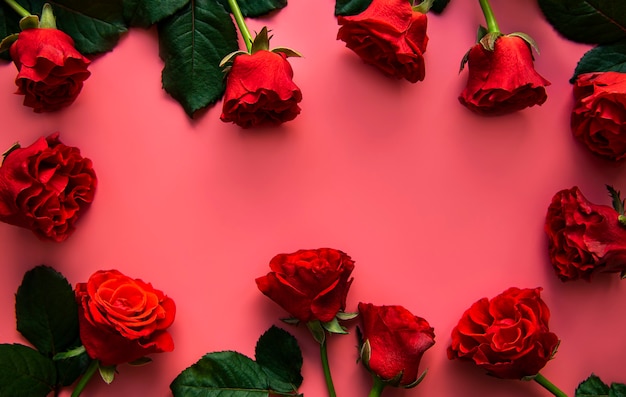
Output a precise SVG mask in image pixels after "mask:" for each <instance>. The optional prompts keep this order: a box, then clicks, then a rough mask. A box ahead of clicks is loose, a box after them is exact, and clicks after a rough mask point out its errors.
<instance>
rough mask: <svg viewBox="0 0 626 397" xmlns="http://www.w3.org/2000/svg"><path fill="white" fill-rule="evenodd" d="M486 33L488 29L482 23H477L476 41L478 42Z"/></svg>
mask: <svg viewBox="0 0 626 397" xmlns="http://www.w3.org/2000/svg"><path fill="white" fill-rule="evenodd" d="M487 33H489V29H487V28H486V27H485V26H483V25H478V29H477V30H476V42H477V43H478V42H479V41H480V40H481V39H482V38H483V37H485V35H486V34H487Z"/></svg>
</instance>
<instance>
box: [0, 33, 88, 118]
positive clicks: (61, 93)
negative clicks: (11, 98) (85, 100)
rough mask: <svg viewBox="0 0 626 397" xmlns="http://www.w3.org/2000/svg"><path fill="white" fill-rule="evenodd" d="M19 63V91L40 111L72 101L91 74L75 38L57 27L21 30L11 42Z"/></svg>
mask: <svg viewBox="0 0 626 397" xmlns="http://www.w3.org/2000/svg"><path fill="white" fill-rule="evenodd" d="M10 52H11V58H12V59H13V62H14V63H15V66H16V67H17V70H18V74H17V77H16V78H15V84H17V94H21V95H24V96H25V97H24V105H25V106H29V107H32V108H33V110H34V111H35V112H37V113H39V112H51V111H54V110H58V109H61V108H63V107H66V106H68V105H70V104H71V103H72V102H74V100H75V99H76V97H77V96H78V94H79V93H80V91H81V89H82V88H83V81H85V80H86V79H87V78H88V77H89V75H90V74H91V73H90V72H89V71H88V70H87V66H89V60H88V59H87V58H85V57H84V56H83V55H82V54H81V53H80V52H78V51H77V50H76V48H74V40H72V38H71V37H70V36H68V35H67V34H65V33H64V32H62V31H60V30H58V29H49V28H33V29H26V30H24V31H22V32H21V33H20V34H19V36H18V39H17V40H16V41H15V42H14V43H13V44H12V45H11V50H10Z"/></svg>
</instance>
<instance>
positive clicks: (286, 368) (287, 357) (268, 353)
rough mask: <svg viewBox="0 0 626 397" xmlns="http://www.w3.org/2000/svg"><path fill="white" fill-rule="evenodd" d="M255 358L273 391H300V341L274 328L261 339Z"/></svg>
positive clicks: (257, 345)
mask: <svg viewBox="0 0 626 397" xmlns="http://www.w3.org/2000/svg"><path fill="white" fill-rule="evenodd" d="M255 357H256V362H257V363H258V364H259V365H260V366H261V367H262V369H263V370H264V371H265V373H266V374H267V376H268V379H269V380H270V386H271V388H272V389H273V390H276V391H284V392H290V391H297V390H298V387H300V385H301V384H302V374H301V370H302V352H301V351H300V346H298V341H296V338H294V337H293V336H292V335H291V334H290V333H289V332H287V331H285V330H283V329H281V328H278V327H275V326H272V327H271V328H270V329H269V330H267V331H266V332H265V333H264V334H263V335H261V337H260V338H259V340H258V342H257V344H256V348H255ZM274 380H276V381H274Z"/></svg>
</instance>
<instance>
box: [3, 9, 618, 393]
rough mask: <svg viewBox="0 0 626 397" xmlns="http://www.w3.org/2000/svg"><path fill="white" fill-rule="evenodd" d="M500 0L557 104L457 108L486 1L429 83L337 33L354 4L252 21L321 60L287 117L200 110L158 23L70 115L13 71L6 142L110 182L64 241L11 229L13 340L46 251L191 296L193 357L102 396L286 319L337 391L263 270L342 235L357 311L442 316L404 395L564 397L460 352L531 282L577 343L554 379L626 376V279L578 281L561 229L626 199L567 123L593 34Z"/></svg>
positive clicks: (345, 347)
mask: <svg viewBox="0 0 626 397" xmlns="http://www.w3.org/2000/svg"><path fill="white" fill-rule="evenodd" d="M492 3H493V7H494V11H495V12H496V15H497V16H498V19H499V23H500V27H501V28H502V30H503V31H505V32H514V31H524V32H526V33H528V34H530V35H531V36H532V37H534V38H535V39H536V41H537V42H538V44H539V47H540V49H541V55H539V56H537V57H536V64H535V66H536V69H537V70H538V71H539V73H541V74H542V75H543V76H544V77H545V78H546V79H548V80H549V81H551V82H552V85H551V86H549V87H548V88H547V91H548V100H547V102H546V103H545V104H544V105H543V106H541V107H533V108H530V109H526V110H524V111H521V112H518V113H516V114H512V115H507V116H502V117H497V118H485V117H480V116H476V115H474V114H473V113H471V112H470V111H468V110H467V109H465V108H464V107H463V106H461V105H460V104H459V102H458V100H457V97H458V94H459V93H460V92H461V90H462V89H463V87H464V84H465V81H466V78H467V71H464V72H462V73H461V74H460V75H459V73H458V68H459V63H460V60H461V58H462V57H463V55H464V53H465V52H466V51H467V50H468V49H469V48H470V46H471V45H472V44H473V43H474V40H475V32H476V29H477V26H478V24H479V23H483V19H482V14H481V12H480V8H479V6H478V2H476V1H459V0H452V2H451V4H450V6H449V7H448V9H447V10H446V12H445V13H444V14H443V15H442V16H437V15H434V14H431V15H429V27H428V34H429V37H430V42H429V44H428V49H427V52H426V67H427V70H426V79H425V81H423V82H419V83H417V84H411V83H408V82H406V81H404V80H402V81H396V80H391V79H388V78H386V77H384V76H383V75H381V74H380V73H379V72H378V70H376V69H374V68H373V67H371V66H368V65H365V64H364V63H362V62H361V60H360V59H359V58H358V57H357V56H356V55H355V54H354V53H352V52H351V51H350V50H348V49H346V48H345V46H344V44H343V43H342V42H339V41H336V40H335V37H336V33H337V24H336V20H335V17H334V15H333V6H334V2H331V1H322V2H314V3H312V2H305V1H292V2H290V4H289V6H287V7H286V8H285V9H283V10H282V11H280V12H279V13H277V14H276V15H274V16H272V17H271V18H266V19H263V20H252V21H250V22H249V25H250V28H251V30H253V31H254V30H256V31H258V30H260V28H261V27H262V26H263V25H264V24H267V25H268V26H269V28H270V29H272V33H273V35H274V39H273V40H272V43H271V44H272V46H287V47H292V48H294V49H297V50H298V51H300V52H302V53H303V54H304V58H302V59H293V58H292V59H290V61H291V64H292V65H293V69H294V73H295V77H294V81H295V82H296V84H298V85H299V87H300V88H301V89H302V92H303V95H304V99H303V101H302V109H303V110H302V113H301V115H300V116H298V118H296V119H295V120H294V121H292V122H289V123H287V124H284V125H283V126H281V127H279V128H268V129H262V130H242V129H240V128H239V127H237V126H235V125H233V124H225V123H223V122H221V121H220V120H219V115H220V112H221V102H219V103H218V104H217V105H216V106H214V107H211V108H209V109H208V110H207V111H206V112H202V113H201V114H200V115H199V117H197V118H196V119H195V120H190V119H189V118H188V117H187V116H186V115H185V113H184V112H183V110H182V108H181V106H180V105H179V104H178V103H176V102H175V101H174V100H173V99H172V98H171V97H170V96H169V95H168V94H167V93H165V92H164V91H163V90H162V89H161V83H160V74H161V69H162V67H163V64H162V61H161V60H160V59H159V56H158V42H157V35H156V31H155V30H154V29H151V30H147V31H146V30H141V29H133V30H131V31H130V32H129V33H128V34H127V35H126V36H124V37H123V39H122V41H121V42H120V44H119V45H118V46H117V47H116V48H115V49H114V51H113V52H111V53H108V54H105V55H104V56H102V57H100V58H99V59H96V60H95V61H94V62H93V64H92V66H91V67H90V70H91V72H92V76H91V77H90V78H89V80H88V81H87V82H86V84H85V87H84V89H83V92H82V93H81V95H80V97H79V98H78V100H77V101H76V102H75V103H74V104H73V105H72V106H71V107H70V108H67V109H65V110H63V111H60V112H57V113H54V114H35V113H33V112H32V111H31V109H29V108H26V107H23V106H22V104H21V103H22V97H20V96H17V95H14V94H13V92H14V91H15V85H14V81H13V80H14V78H15V74H16V70H15V67H14V66H13V65H11V64H7V65H5V66H2V67H0V74H1V76H0V102H1V104H2V107H3V110H2V112H3V114H4V115H5V117H4V126H3V131H4V133H3V134H2V135H1V136H0V147H2V148H5V147H8V146H10V145H11V144H12V143H13V142H15V141H16V140H19V141H20V142H22V143H23V144H24V145H28V144H30V143H31V142H33V141H34V140H35V139H36V138H37V137H39V136H41V135H47V134H49V133H52V132H54V131H60V132H61V139H62V140H63V142H64V143H66V144H68V145H72V146H78V147H79V148H80V149H81V151H82V153H83V154H84V155H85V156H86V157H89V158H91V159H92V160H93V162H94V167H95V169H96V172H97V175H98V178H99V187H98V192H97V194H96V199H95V202H94V203H93V205H92V207H91V209H90V210H89V211H88V212H86V213H85V214H84V216H83V217H82V219H81V220H79V223H78V229H77V231H76V233H75V234H74V235H73V236H72V237H70V239H69V240H67V241H66V242H64V243H61V244H55V243H48V242H42V241H40V240H38V239H37V238H36V237H35V236H34V235H33V234H32V233H31V232H30V231H28V230H25V229H20V228H16V227H14V226H9V225H6V224H0V244H1V245H0V248H1V250H2V266H1V267H0V314H1V316H2V319H3V321H1V322H0V342H3V343H7V342H24V340H23V338H21V336H20V335H19V334H18V333H17V331H15V321H14V320H15V316H14V294H15V291H16V289H17V287H18V285H19V284H20V282H21V279H22V276H23V274H24V272H26V271H27V270H29V269H31V268H32V267H34V266H36V265H38V264H42V263H43V264H47V265H50V266H53V267H54V268H56V269H57V270H58V271H60V272H62V273H63V274H64V275H65V276H66V277H67V278H68V280H69V281H70V282H71V283H72V285H74V284H75V283H77V282H84V281H86V280H87V278H88V277H89V276H90V275H91V274H92V273H93V272H95V271H96V270H98V269H110V268H116V269H119V270H120V271H122V272H123V273H125V274H127V275H129V276H132V277H136V278H142V279H144V280H145V281H149V282H151V283H152V284H153V285H154V286H155V287H157V288H159V289H161V290H163V291H165V292H166V293H167V294H168V295H169V296H171V297H172V298H173V299H174V300H175V301H176V304H177V309H178V311H177V318H176V321H175V323H174V325H173V326H172V328H171V333H172V335H173V337H174V339H175V344H176V348H175V350H174V352H172V353H165V354H158V355H153V356H152V358H153V360H154V362H153V363H152V364H150V365H149V366H147V367H131V366H128V365H120V366H119V367H118V371H119V374H118V375H117V378H116V379H115V381H114V382H113V384H111V385H108V386H107V385H105V384H104V383H103V382H101V381H100V380H99V379H97V378H96V379H94V381H92V383H91V385H90V386H89V387H88V389H87V391H86V392H85V395H87V396H94V397H101V396H139V395H145V396H170V395H171V393H170V390H169V384H170V382H171V381H172V380H173V379H174V378H175V377H176V375H177V374H178V373H180V372H181V371H182V370H183V369H185V368H186V367H187V366H189V365H191V364H193V363H194V362H196V361H197V360H198V359H199V358H200V357H201V356H202V355H203V354H205V353H207V352H210V351H220V350H230V349H234V350H238V351H240V352H242V353H244V354H247V355H250V356H251V355H253V352H254V345H255V342H256V340H257V338H258V337H259V336H260V335H261V333H263V332H264V331H265V330H266V329H267V328H269V327H270V326H271V325H272V324H277V325H280V326H282V327H283V328H285V329H287V330H288V331H290V332H291V333H293V334H294V335H295V336H296V337H297V339H298V340H299V342H300V345H301V348H302V351H303V354H304V367H303V375H304V379H305V380H304V383H303V385H302V387H301V389H300V391H301V392H302V393H304V394H305V395H306V396H308V397H318V396H324V395H326V394H325V389H324V382H323V376H322V372H321V369H320V362H319V356H318V349H317V345H316V343H315V342H313V340H312V338H311V337H310V335H309V334H308V332H307V331H306V329H305V328H303V327H298V328H295V327H292V326H287V325H283V324H282V323H281V322H280V321H279V318H282V317H285V316H286V313H285V312H284V311H283V310H282V309H281V308H280V307H278V306H277V305H276V304H274V303H273V302H272V301H270V300H269V299H268V298H266V297H265V296H263V295H262V294H261V293H260V292H259V291H258V290H257V288H256V285H255V282H254V279H255V278H256V277H258V276H261V275H263V274H265V273H266V272H267V271H268V269H269V268H268V262H269V260H270V259H271V258H272V257H273V256H274V255H275V254H277V253H281V252H293V251H296V250H297V249H300V248H318V247H325V246H327V247H333V248H337V249H341V250H343V251H345V252H346V253H348V254H349V255H351V256H352V258H353V259H354V260H355V261H356V268H355V271H354V273H353V275H354V283H353V285H352V289H351V291H350V293H349V295H348V307H347V310H355V309H356V306H357V304H358V302H359V301H364V302H371V303H375V304H380V305H382V304H400V305H403V306H405V307H406V308H408V309H409V310H411V311H412V312H413V313H414V314H416V315H419V316H421V317H424V318H426V319H427V320H428V321H429V322H430V324H431V325H432V326H433V327H434V328H435V333H436V345H435V346H434V347H433V348H432V349H430V350H429V351H428V352H427V353H426V354H425V356H424V359H423V361H422V368H428V369H429V372H428V376H427V377H426V379H425V380H424V382H423V383H422V384H421V385H420V386H418V388H417V389H413V390H410V391H402V390H398V391H396V390H392V389H389V390H386V391H385V395H387V396H413V395H415V396H432V397H443V396H455V397H457V396H460V397H485V396H493V397H505V396H506V397H529V396H530V397H539V396H548V395H549V393H548V392H547V391H545V390H543V389H542V388H541V387H540V386H539V385H536V384H534V383H529V382H522V381H504V380H499V379H495V378H492V377H489V376H486V375H485V374H484V373H483V371H481V370H479V369H477V368H475V367H474V366H473V365H471V364H468V363H462V362H458V361H449V360H448V359H447V357H446V352H445V351H446V348H447V346H448V345H449V342H450V331H451V330H452V328H453V326H454V325H455V324H456V323H457V322H458V320H459V318H460V317H461V315H462V313H463V312H464V311H465V310H466V309H467V308H468V307H469V306H470V305H471V304H472V303H473V302H474V301H476V300H478V299H479V298H481V297H484V296H486V297H493V296H495V295H496V294H498V293H500V292H502V291H503V290H505V289H507V288H508V287H511V286H517V287H537V286H541V287H543V288H544V290H543V293H542V296H543V298H544V300H545V301H546V303H547V304H548V306H549V307H550V308H551V311H552V318H551V324H550V325H551V330H552V331H554V332H555V333H556V334H557V335H559V337H560V338H561V347H560V349H559V352H558V353H557V355H556V357H555V359H554V360H552V361H550V362H549V363H548V365H547V366H546V367H545V368H544V370H543V371H542V373H543V374H544V375H545V376H546V377H548V378H549V379H551V380H552V381H553V382H554V383H556V384H557V385H559V386H560V387H561V388H562V389H563V390H564V391H565V392H566V393H568V394H570V395H573V392H574V389H575V387H576V385H577V384H578V383H579V382H580V381H581V380H583V379H585V378H586V377H587V376H588V375H590V374H591V373H592V372H594V373H596V374H597V375H599V376H600V377H602V378H603V380H604V381H606V382H611V381H614V382H625V381H626V375H625V374H624V368H625V367H626V354H625V353H626V338H624V329H625V328H626V316H624V310H625V309H624V307H625V306H626V305H625V304H626V286H625V285H623V282H621V283H620V281H619V279H618V277H617V275H601V276H598V277H596V278H594V280H593V281H592V282H591V283H587V282H584V281H578V282H572V283H562V282H560V281H559V280H558V279H557V277H556V276H555V274H554V273H553V271H552V269H551V267H550V265H549V262H548V258H547V242H546V237H545V235H544V232H543V222H544V217H545V213H546V209H547V206H548V204H549V202H550V200H551V198H552V196H553V194H554V193H556V192H557V191H558V190H561V189H563V188H569V187H572V186H573V185H578V186H579V187H580V188H581V189H582V191H583V193H584V194H585V195H586V196H587V198H589V199H590V200H591V201H594V202H597V203H605V204H609V203H610V199H609V197H608V196H607V194H606V191H605V187H604V185H605V184H613V185H614V186H615V187H616V188H617V189H622V190H626V182H624V176H625V174H626V169H625V168H624V165H623V164H615V163H611V162H607V161H605V160H602V159H599V158H596V157H594V156H593V155H592V154H590V152H588V151H587V149H585V148H584V147H583V146H581V145H580V144H578V143H577V142H575V141H574V140H573V138H572V135H571V132H570V130H569V114H570V111H571V108H572V102H573V101H572V86H571V85H570V84H569V82H568V79H569V77H570V76H571V75H572V72H573V70H574V67H575V65H576V62H577V60H578V59H579V58H580V56H581V55H582V54H583V53H584V52H585V51H587V50H588V49H589V48H590V47H589V46H585V45H580V44H575V43H572V42H570V41H567V40H565V39H563V38H561V37H559V36H558V34H557V33H556V32H555V31H554V30H553V29H552V27H551V26H550V25H549V24H548V23H547V22H546V20H545V19H544V17H543V15H542V14H541V12H540V10H539V8H538V6H537V4H536V3H535V2H533V1H528V0H494V1H493V2H492ZM350 329H351V331H352V332H351V334H350V335H348V336H336V337H332V338H331V341H330V346H329V349H330V350H329V351H330V353H329V354H330V364H331V367H332V369H333V374H334V378H335V384H336V389H337V393H338V395H339V396H350V397H351V396H366V395H367V392H368V390H369V387H370V379H369V375H368V374H367V373H366V371H365V370H364V369H363V368H362V367H361V366H360V365H357V364H355V361H356V357H357V352H356V349H355V345H356V336H355V332H354V327H351V328H350ZM67 395H69V394H67Z"/></svg>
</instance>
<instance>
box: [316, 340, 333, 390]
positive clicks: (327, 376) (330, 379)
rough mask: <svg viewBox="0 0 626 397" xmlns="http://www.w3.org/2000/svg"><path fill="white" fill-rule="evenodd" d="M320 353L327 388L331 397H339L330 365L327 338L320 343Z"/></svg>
mask: <svg viewBox="0 0 626 397" xmlns="http://www.w3.org/2000/svg"><path fill="white" fill-rule="evenodd" d="M320 354H321V356H322V368H323V369H324V379H325V380H326V388H327V389H328V396H329V397H337V393H335V386H334V385H333V377H332V375H331V374H330V366H329V365H328V352H327V351H326V339H324V342H322V343H320Z"/></svg>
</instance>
